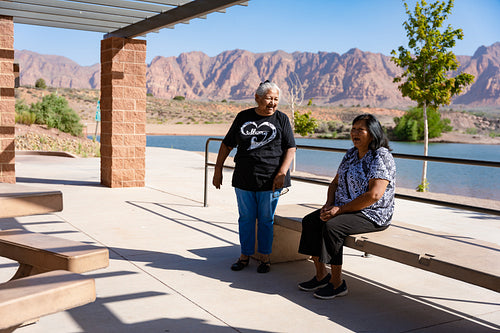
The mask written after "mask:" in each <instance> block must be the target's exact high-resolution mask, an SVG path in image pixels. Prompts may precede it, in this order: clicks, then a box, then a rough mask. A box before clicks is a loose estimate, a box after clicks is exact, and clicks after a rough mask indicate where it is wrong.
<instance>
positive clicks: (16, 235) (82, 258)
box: [0, 229, 109, 279]
mask: <svg viewBox="0 0 500 333" xmlns="http://www.w3.org/2000/svg"><path fill="white" fill-rule="evenodd" d="M0 256H2V257H5V258H9V259H12V260H15V261H17V262H18V263H19V268H18V270H17V272H16V274H15V275H14V277H13V279H17V278H20V277H25V276H29V275H34V274H38V273H43V272H48V271H54V270H66V271H70V272H73V273H84V272H89V271H92V270H95V269H99V268H104V267H107V266H108V264H109V252H108V249H107V248H103V247H98V246H94V245H89V244H85V243H81V242H77V241H72V240H68V239H63V238H59V237H54V236H50V235H45V234H40V233H36V232H30V231H27V230H24V229H9V230H1V231H0Z"/></svg>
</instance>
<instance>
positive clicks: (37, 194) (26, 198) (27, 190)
mask: <svg viewBox="0 0 500 333" xmlns="http://www.w3.org/2000/svg"><path fill="white" fill-rule="evenodd" d="M62 209H63V199H62V192H61V191H53V190H44V189H40V188H37V187H30V186H25V185H18V184H8V183H0V218H7V217H18V216H27V215H36V214H47V213H52V212H60V211H62Z"/></svg>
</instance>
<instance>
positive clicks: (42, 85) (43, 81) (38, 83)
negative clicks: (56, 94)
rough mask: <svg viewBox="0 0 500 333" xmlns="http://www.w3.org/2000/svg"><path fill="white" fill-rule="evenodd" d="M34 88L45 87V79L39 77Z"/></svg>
mask: <svg viewBox="0 0 500 333" xmlns="http://www.w3.org/2000/svg"><path fill="white" fill-rule="evenodd" d="M35 88H40V89H46V88H47V85H46V84H45V80H44V79H42V78H39V79H38V80H36V82H35Z"/></svg>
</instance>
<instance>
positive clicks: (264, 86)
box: [255, 80, 281, 97]
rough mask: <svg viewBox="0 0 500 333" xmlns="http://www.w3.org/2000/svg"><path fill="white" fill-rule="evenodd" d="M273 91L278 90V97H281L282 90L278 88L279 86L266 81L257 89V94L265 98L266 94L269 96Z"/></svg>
mask: <svg viewBox="0 0 500 333" xmlns="http://www.w3.org/2000/svg"><path fill="white" fill-rule="evenodd" d="M271 89H276V90H277V91H278V95H280V96H281V90H280V88H279V87H278V85H277V84H276V83H274V82H271V81H269V80H266V81H264V82H261V83H260V84H259V87H258V88H257V90H256V91H255V94H256V95H258V96H261V97H262V96H264V95H265V94H267V92H268V91H269V90H271Z"/></svg>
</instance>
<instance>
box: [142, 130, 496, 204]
mask: <svg viewBox="0 0 500 333" xmlns="http://www.w3.org/2000/svg"><path fill="white" fill-rule="evenodd" d="M208 138H209V137H208V136H177V135H173V136H171V135H155V136H148V137H147V146H150V147H165V148H175V149H182V150H188V151H205V143H206V140H207V139H208ZM219 138H222V137H219ZM296 142H297V144H298V145H307V146H317V147H331V148H350V147H352V142H351V141H350V140H327V139H297V140H296ZM219 146H220V142H219V141H214V142H211V143H210V145H209V151H210V152H214V153H217V152H218V150H219ZM391 147H392V149H393V153H400V154H412V155H423V153H424V148H423V144H421V143H407V142H391ZM232 155H234V152H233V153H232ZM343 155H344V154H343V153H333V152H321V151H310V150H300V149H299V150H298V151H297V164H296V170H297V171H304V172H309V173H313V174H317V175H322V176H331V177H333V176H335V172H336V170H337V167H338V165H339V163H340V161H341V160H342V157H343ZM429 156H437V157H453V158H463V159H471V160H481V161H494V162H500V146H498V145H474V144H454V143H431V144H429ZM396 168H397V179H396V185H397V186H400V187H403V188H410V189H412V188H416V186H417V185H418V184H419V183H420V178H421V175H422V162H421V161H412V160H405V159H396ZM427 179H428V181H429V189H430V191H431V192H436V193H447V194H455V195H462V196H470V197H476V198H483V199H492V200H500V191H499V189H500V168H493V167H483V166H470V165H459V164H450V163H436V162H428V164H427Z"/></svg>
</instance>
